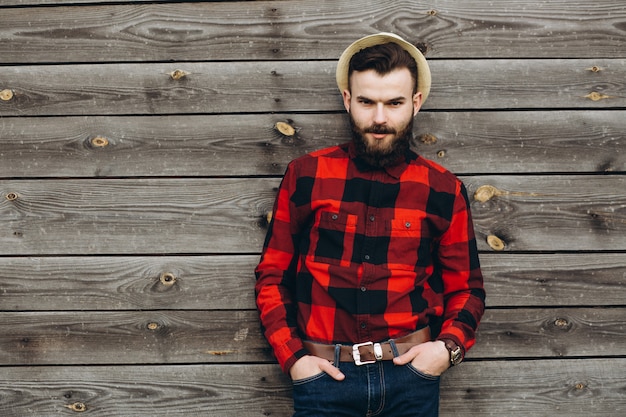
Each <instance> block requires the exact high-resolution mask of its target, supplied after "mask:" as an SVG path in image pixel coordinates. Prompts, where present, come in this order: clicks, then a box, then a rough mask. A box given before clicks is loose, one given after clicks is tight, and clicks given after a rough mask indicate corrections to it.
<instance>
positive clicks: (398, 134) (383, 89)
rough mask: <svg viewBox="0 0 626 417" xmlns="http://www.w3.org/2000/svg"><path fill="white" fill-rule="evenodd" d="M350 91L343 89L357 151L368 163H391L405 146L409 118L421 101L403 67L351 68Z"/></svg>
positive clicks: (411, 119) (407, 139)
mask: <svg viewBox="0 0 626 417" xmlns="http://www.w3.org/2000/svg"><path fill="white" fill-rule="evenodd" d="M350 88H351V91H348V90H345V91H344V92H343V102H344V106H345V107H346V110H347V111H348V113H349V114H350V121H351V125H352V131H353V135H354V140H355V143H356V145H357V151H358V152H359V153H360V154H361V156H363V157H364V158H365V159H366V160H367V161H368V162H369V163H370V164H371V165H374V166H385V165H387V164H389V163H392V162H395V161H396V160H397V158H398V157H399V156H400V155H401V154H402V153H403V152H404V150H405V149H407V148H408V146H409V144H410V140H411V137H412V128H413V117H414V116H415V115H416V114H417V112H418V111H419V108H420V106H421V104H422V96H421V93H416V94H413V78H412V77H411V73H410V72H409V70H408V69H406V68H400V69H397V70H394V71H392V72H390V73H388V74H385V75H380V74H378V73H377V72H376V71H374V70H367V71H355V72H353V73H352V76H351V77H350Z"/></svg>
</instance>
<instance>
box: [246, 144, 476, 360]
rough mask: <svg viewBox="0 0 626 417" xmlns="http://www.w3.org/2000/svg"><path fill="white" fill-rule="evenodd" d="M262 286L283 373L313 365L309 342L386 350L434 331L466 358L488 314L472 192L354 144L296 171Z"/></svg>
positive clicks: (425, 166)
mask: <svg viewBox="0 0 626 417" xmlns="http://www.w3.org/2000/svg"><path fill="white" fill-rule="evenodd" d="M256 276H257V283H256V294H257V305H258V308H259V312H260V317H261V323H262V325H263V328H264V330H265V336H266V338H267V339H268V341H269V343H270V344H271V346H272V348H273V349H274V353H275V355H276V358H277V359H278V361H279V363H280V365H281V366H282V368H283V370H284V371H285V372H288V370H289V369H290V367H291V366H292V365H293V363H294V362H295V361H296V360H297V359H298V358H300V357H302V356H303V355H305V354H307V351H306V350H305V349H304V348H303V346H302V339H307V340H311V341H316V342H321V343H328V344H335V343H342V344H353V343H361V342H366V341H373V342H380V341H384V340H388V339H390V338H396V337H401V336H403V335H406V334H408V333H411V332H413V331H415V330H418V329H420V328H423V327H425V326H427V325H428V326H430V328H431V332H432V334H433V335H434V337H436V338H439V339H444V338H445V339H452V340H454V341H455V342H456V343H457V344H458V345H459V346H462V347H463V349H464V350H465V351H467V349H469V348H470V347H471V346H472V345H473V344H474V337H475V336H474V334H475V330H476V328H477V326H478V322H479V320H480V318H481V316H482V314H483V311H484V300H485V293H484V290H483V280H482V274H481V271H480V265H479V261H478V251H477V248H476V241H475V237H474V230H473V226H472V220H471V215H470V211H469V201H468V197H467V194H466V190H465V187H464V186H463V184H462V183H461V181H460V180H459V179H457V178H456V177H455V176H454V175H453V174H451V173H450V172H448V171H446V170H445V169H443V168H442V167H440V166H439V165H437V164H435V163H433V162H431V161H428V160H426V159H424V158H422V157H420V156H418V155H417V154H415V153H413V152H412V151H410V152H408V153H407V156H406V160H404V161H402V162H401V163H399V164H397V165H393V166H390V167H388V168H386V169H370V168H368V167H367V166H366V165H365V164H364V163H363V161H362V160H361V159H359V158H358V157H356V155H355V153H354V149H353V145H352V144H351V143H350V144H345V145H341V146H337V147H331V148H328V149H323V150H320V151H317V152H314V153H311V154H308V155H305V156H303V157H300V158H298V159H296V160H294V161H292V162H291V163H290V164H289V167H288V168H287V171H286V173H285V176H284V178H283V180H282V182H281V185H280V188H279V191H278V195H277V199H276V203H275V206H274V211H273V217H272V221H271V223H270V226H269V230H268V233H267V237H266V240H265V245H264V248H263V253H262V256H261V261H260V263H259V265H258V266H257V268H256Z"/></svg>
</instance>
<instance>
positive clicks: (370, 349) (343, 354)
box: [303, 326, 431, 365]
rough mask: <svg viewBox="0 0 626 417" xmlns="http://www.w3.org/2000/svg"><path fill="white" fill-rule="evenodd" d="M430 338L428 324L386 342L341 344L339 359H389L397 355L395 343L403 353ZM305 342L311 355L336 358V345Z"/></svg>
mask: <svg viewBox="0 0 626 417" xmlns="http://www.w3.org/2000/svg"><path fill="white" fill-rule="evenodd" d="M430 340H431V339H430V328H429V327H428V326H427V327H424V328H423V329H420V330H418V331H416V332H413V333H411V334H408V335H406V336H403V337H400V338H398V339H391V340H388V341H386V342H380V343H374V342H364V343H356V344H354V345H351V346H350V345H340V353H339V361H340V362H354V363H355V364H357V365H365V364H368V363H374V362H377V361H388V360H391V359H393V358H394V357H395V356H396V355H395V354H394V350H393V345H395V348H396V350H397V352H398V355H402V354H404V353H406V352H407V351H408V350H409V349H411V348H412V347H413V346H415V345H419V344H420V343H424V342H428V341H430ZM303 343H304V347H305V349H307V350H308V351H309V353H310V354H311V355H314V356H317V357H320V358H323V359H326V360H328V361H331V362H333V361H334V360H335V346H336V345H326V344H323V343H315V342H309V341H304V342H303Z"/></svg>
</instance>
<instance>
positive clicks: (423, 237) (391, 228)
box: [386, 217, 432, 271]
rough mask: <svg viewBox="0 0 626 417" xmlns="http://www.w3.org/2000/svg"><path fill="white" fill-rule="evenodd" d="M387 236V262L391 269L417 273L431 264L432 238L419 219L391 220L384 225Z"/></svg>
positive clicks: (427, 228) (422, 220)
mask: <svg viewBox="0 0 626 417" xmlns="http://www.w3.org/2000/svg"><path fill="white" fill-rule="evenodd" d="M386 229H387V233H388V235H389V251H388V254H387V256H388V258H387V259H388V262H389V266H390V268H392V269H402V270H411V271H417V270H418V269H419V268H420V267H426V266H428V265H430V263H431V259H432V257H431V244H432V236H431V231H430V228H429V227H428V222H426V221H425V219H424V218H421V217H407V218H397V219H392V220H390V221H388V222H387V224H386Z"/></svg>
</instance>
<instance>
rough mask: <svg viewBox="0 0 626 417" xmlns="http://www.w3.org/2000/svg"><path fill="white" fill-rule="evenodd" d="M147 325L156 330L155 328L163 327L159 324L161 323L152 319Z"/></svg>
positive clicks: (149, 328)
mask: <svg viewBox="0 0 626 417" xmlns="http://www.w3.org/2000/svg"><path fill="white" fill-rule="evenodd" d="M146 327H147V328H148V330H153V331H154V330H158V329H159V327H161V326H159V323H157V322H154V321H151V322H150V323H148V325H147V326H146Z"/></svg>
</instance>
